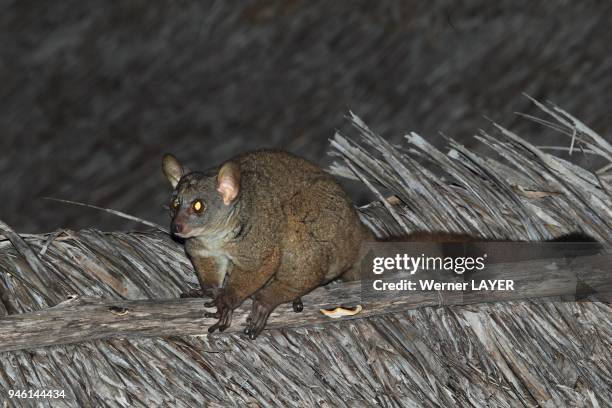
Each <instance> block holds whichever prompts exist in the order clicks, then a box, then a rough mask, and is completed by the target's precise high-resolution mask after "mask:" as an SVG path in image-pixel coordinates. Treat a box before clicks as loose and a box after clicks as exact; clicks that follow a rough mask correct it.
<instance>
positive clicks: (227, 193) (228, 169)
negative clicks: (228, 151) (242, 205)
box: [217, 161, 240, 205]
mask: <svg viewBox="0 0 612 408" xmlns="http://www.w3.org/2000/svg"><path fill="white" fill-rule="evenodd" d="M217 191H218V192H220V193H221V197H222V198H223V204H225V205H229V204H230V203H231V202H232V201H234V200H235V199H236V197H238V193H239V192H240V167H239V166H238V164H236V163H234V162H231V161H230V162H227V163H225V164H224V165H223V166H221V169H220V170H219V174H218V175H217Z"/></svg>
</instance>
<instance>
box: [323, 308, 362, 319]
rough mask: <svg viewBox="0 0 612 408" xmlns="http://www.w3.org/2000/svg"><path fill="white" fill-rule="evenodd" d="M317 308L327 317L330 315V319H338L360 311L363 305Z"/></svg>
mask: <svg viewBox="0 0 612 408" xmlns="http://www.w3.org/2000/svg"><path fill="white" fill-rule="evenodd" d="M319 310H320V311H321V313H323V314H324V315H325V316H327V317H331V318H332V319H338V318H340V317H343V316H355V315H356V314H357V313H360V312H361V311H362V310H363V307H361V305H357V306H355V307H351V308H345V307H337V308H335V309H319Z"/></svg>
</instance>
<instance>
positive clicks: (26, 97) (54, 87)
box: [0, 0, 612, 232]
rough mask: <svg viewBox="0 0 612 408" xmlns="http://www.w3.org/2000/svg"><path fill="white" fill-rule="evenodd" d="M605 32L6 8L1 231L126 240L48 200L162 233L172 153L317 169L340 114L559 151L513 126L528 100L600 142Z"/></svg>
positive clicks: (438, 16)
mask: <svg viewBox="0 0 612 408" xmlns="http://www.w3.org/2000/svg"><path fill="white" fill-rule="evenodd" d="M611 24H612V2H609V1H569V0H568V1H546V2H544V1H542V2H535V1H531V0H529V1H516V0H503V1H495V2H492V1H485V0H469V1H441V0H437V1H428V2H423V1H416V0H415V1H401V2H400V1H376V2H374V1H350V2H349V1H312V0H309V1H297V0H295V1H254V2H253V1H250V2H226V1H217V2H208V1H202V2H187V1H167V2H162V1H155V2H152V1H126V2H88V1H82V0H73V1H58V2H30V1H2V2H0V219H2V220H4V221H5V222H7V223H9V224H10V225H12V226H13V227H14V228H15V229H17V230H18V231H20V232H40V231H49V230H53V229H56V228H62V227H69V228H80V227H97V228H101V229H117V228H122V229H123V228H135V227H136V226H135V225H134V224H132V223H127V222H125V221H124V220H122V219H120V218H115V217H113V216H111V215H106V214H102V213H98V212H95V211H93V210H88V209H82V208H78V207H71V206H66V205H64V204H58V203H52V202H48V201H44V200H42V197H44V196H53V197H59V198H66V199H71V200H77V201H84V202H88V203H93V204H97V205H100V206H105V207H111V208H114V209H117V210H121V211H125V212H128V213H130V214H133V215H136V216H139V217H142V218H146V219H149V220H152V221H156V222H159V223H163V224H164V225H165V224H166V223H167V215H166V214H165V211H164V210H163V209H162V205H163V204H165V203H166V201H167V199H168V193H169V187H168V185H167V183H166V181H165V180H164V179H163V176H162V174H161V170H160V159H161V156H162V154H163V153H164V152H167V151H170V152H174V153H175V154H176V155H177V156H178V157H179V158H180V159H182V160H184V161H185V162H186V163H187V164H188V165H190V166H191V167H192V168H204V167H208V166H211V165H213V164H216V163H218V162H220V161H222V160H224V159H226V158H228V157H230V156H231V155H233V154H236V153H239V152H242V151H245V150H249V149H254V148H260V147H282V148H285V149H288V150H290V151H293V152H295V153H299V154H302V155H304V156H306V157H308V158H310V159H312V160H314V161H316V162H318V163H320V164H321V165H327V164H328V163H329V161H330V157H329V156H327V155H326V152H327V151H328V148H329V146H328V139H329V138H330V137H332V136H333V134H334V131H335V129H341V130H346V127H347V126H348V125H347V121H346V119H345V115H346V113H347V112H348V110H349V109H350V110H352V111H353V112H355V113H356V114H358V115H359V116H361V118H362V119H364V120H365V121H366V123H368V124H369V125H370V126H371V127H372V129H374V130H375V131H376V132H378V133H380V134H382V135H383V136H385V137H386V138H388V139H390V140H393V141H394V142H399V141H400V140H401V136H402V135H403V134H405V133H407V132H408V131H412V130H413V131H417V132H419V133H420V134H421V135H423V136H424V137H427V138H428V139H430V140H432V141H434V142H435V143H438V144H440V143H442V139H441V138H440V137H439V136H438V132H440V131H443V132H445V133H446V134H448V135H450V136H453V137H455V138H457V139H459V140H461V141H462V143H464V144H466V145H470V144H471V143H472V141H471V135H473V134H474V132H475V131H476V130H477V129H478V128H481V127H487V126H489V124H488V122H487V121H486V120H485V119H484V118H483V116H488V117H490V118H492V119H495V120H496V121H499V122H500V123H502V124H503V125H505V126H507V127H509V128H510V129H512V130H514V131H516V132H517V133H520V134H521V135H523V136H525V137H527V138H528V139H529V140H531V141H533V142H534V143H536V144H557V145H567V139H565V138H561V137H559V136H552V135H550V134H549V133H547V132H543V131H542V129H541V128H540V127H534V126H533V125H531V124H529V122H526V121H525V120H523V119H520V118H518V117H516V116H515V115H514V114H513V112H514V111H523V112H532V113H535V112H536V110H535V109H534V108H533V107H532V106H530V104H529V102H528V101H527V100H526V99H525V98H524V97H522V96H521V94H522V92H526V93H528V94H530V95H532V96H534V97H536V98H538V99H540V100H551V101H553V102H555V103H556V104H558V105H560V106H562V107H563V108H565V109H566V110H568V111H569V112H571V113H572V114H574V115H575V116H577V117H578V118H580V119H582V120H583V121H584V122H586V123H587V124H589V125H590V126H591V127H592V128H593V129H595V130H596V131H598V132H599V133H600V134H601V135H603V136H604V137H609V136H610V127H611V125H612V115H611V114H610V106H611V103H612V76H611V72H612V53H611V52H610V50H611V47H612V34H611V28H610V27H611ZM578 159H580V160H582V161H583V163H582V164H583V165H586V166H587V167H588V166H589V165H590V163H589V162H588V160H587V161H585V160H583V159H581V158H580V157H579V158H578ZM349 189H350V191H351V194H352V195H353V197H354V199H355V201H356V202H364V201H366V200H368V197H367V195H365V194H364V192H363V190H361V189H360V188H359V187H358V186H354V185H353V186H349Z"/></svg>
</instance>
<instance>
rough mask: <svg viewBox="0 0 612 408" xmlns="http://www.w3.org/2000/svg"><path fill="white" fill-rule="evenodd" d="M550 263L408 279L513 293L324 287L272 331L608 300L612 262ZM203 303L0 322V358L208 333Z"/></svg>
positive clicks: (58, 311)
mask: <svg viewBox="0 0 612 408" xmlns="http://www.w3.org/2000/svg"><path fill="white" fill-rule="evenodd" d="M552 265H553V261H552V260H550V259H548V260H546V259H544V260H534V261H528V262H520V263H512V264H495V265H491V266H489V267H487V269H486V270H485V271H481V272H479V273H478V274H472V275H469V276H467V275H465V276H464V275H457V274H454V273H452V272H450V273H449V272H427V273H425V272H423V273H417V274H415V275H412V276H410V275H404V276H402V278H404V279H407V280H413V281H416V282H417V283H418V281H419V280H425V279H434V280H436V281H439V282H461V281H468V282H470V281H472V280H473V281H475V282H479V281H480V280H482V279H511V280H513V281H514V290H512V291H497V290H493V291H490V290H486V291H471V290H467V291H441V292H439V291H424V290H421V289H419V288H418V287H417V290H414V291H394V292H378V291H374V290H371V289H370V288H371V287H372V283H371V282H369V281H361V282H359V281H357V282H344V283H337V284H331V285H328V286H326V287H322V288H319V289H317V290H315V291H313V292H312V293H310V294H309V295H307V296H305V297H304V298H303V302H304V311H303V312H301V313H295V312H293V311H292V310H291V306H290V305H283V306H281V307H279V308H278V309H277V310H276V311H275V312H274V313H273V314H272V315H271V316H270V319H269V322H268V325H267V329H272V328H288V327H296V326H313V325H321V324H325V323H329V322H331V321H335V320H333V319H331V318H329V317H327V316H324V315H323V314H322V313H320V311H319V309H321V308H329V307H336V306H339V305H346V306H351V305H356V304H360V305H362V306H363V311H362V312H361V313H360V314H358V315H356V316H354V317H351V318H363V317H369V316H374V315H379V314H384V313H393V312H399V311H403V310H406V309H413V308H417V307H424V306H437V305H463V304H471V303H482V302H499V301H508V300H518V299H529V298H542V297H553V296H563V295H574V294H577V295H588V294H592V293H594V292H597V293H599V294H600V295H602V294H603V295H606V294H607V296H609V294H610V293H611V292H612V285H611V276H610V274H611V272H610V269H611V266H610V265H612V259H611V255H609V254H607V255H606V254H604V255H594V256H587V257H580V258H576V259H574V260H573V261H570V262H569V263H568V262H567V261H566V260H557V261H556V262H554V265H556V266H555V267H553V266H552ZM204 302H205V300H204V299H170V300H104V299H97V298H75V299H70V300H67V301H65V302H62V303H60V304H58V305H56V306H54V307H51V308H48V309H45V310H40V311H37V312H31V313H24V314H18V315H10V316H5V317H2V318H0V327H2V330H0V352H5V351H13V350H22V349H30V348H38V347H42V346H52V345H60V344H70V343H78V342H84V341H92V340H99V339H104V338H109V337H122V338H127V337H165V336H186V335H203V334H206V333H207V331H206V329H207V327H208V326H210V325H211V324H213V323H214V319H208V318H204V317H203V315H204V310H205V309H204ZM249 303H250V302H245V305H243V306H242V307H240V308H239V309H237V310H236V311H235V313H234V318H233V324H232V326H231V327H230V328H229V329H228V330H227V332H237V331H241V330H242V329H243V327H242V325H243V322H244V320H245V318H246V316H247V315H248V312H249V307H250V304H249Z"/></svg>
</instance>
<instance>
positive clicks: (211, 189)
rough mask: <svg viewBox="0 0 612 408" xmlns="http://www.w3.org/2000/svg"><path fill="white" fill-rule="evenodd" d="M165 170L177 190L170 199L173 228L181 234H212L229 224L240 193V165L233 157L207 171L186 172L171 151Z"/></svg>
mask: <svg viewBox="0 0 612 408" xmlns="http://www.w3.org/2000/svg"><path fill="white" fill-rule="evenodd" d="M162 170H163V171H164V174H165V176H166V178H167V179H168V181H169V182H170V185H172V188H173V189H174V191H173V192H172V196H171V200H170V215H171V216H172V222H171V224H170V232H171V233H172V234H173V235H176V236H177V237H180V238H192V237H197V236H205V237H213V236H215V235H220V234H223V233H224V232H225V231H226V230H227V229H228V228H229V225H230V219H231V218H232V214H233V212H234V211H233V210H234V207H235V204H236V203H237V201H238V200H239V195H240V167H239V165H238V164H237V163H234V162H232V161H229V162H226V163H224V164H223V165H222V166H220V167H218V168H215V169H213V170H209V171H206V172H191V173H186V174H185V171H184V169H183V167H182V166H181V164H180V163H179V161H178V160H177V159H176V157H174V156H173V155H171V154H165V155H164V157H163V159H162Z"/></svg>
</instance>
